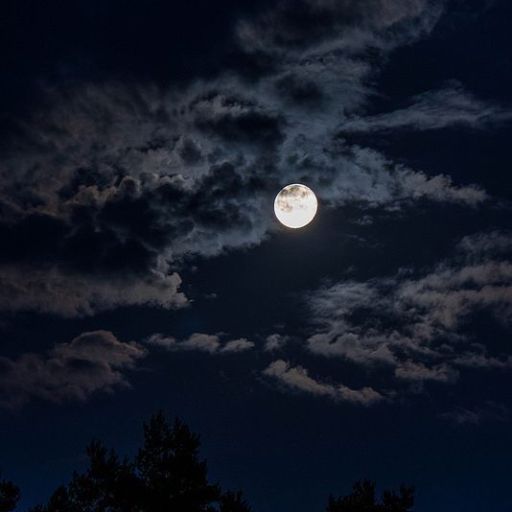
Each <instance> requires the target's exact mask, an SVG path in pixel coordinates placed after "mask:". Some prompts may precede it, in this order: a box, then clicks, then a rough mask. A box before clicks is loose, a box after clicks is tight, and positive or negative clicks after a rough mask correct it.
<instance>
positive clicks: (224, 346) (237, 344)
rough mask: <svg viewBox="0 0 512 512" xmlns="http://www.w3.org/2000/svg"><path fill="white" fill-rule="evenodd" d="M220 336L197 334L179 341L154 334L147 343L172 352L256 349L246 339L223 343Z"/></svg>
mask: <svg viewBox="0 0 512 512" xmlns="http://www.w3.org/2000/svg"><path fill="white" fill-rule="evenodd" d="M221 338H222V336H221V335H219V334H204V333H200V332H195V333H193V334H191V335H190V336H189V337H188V338H186V339H184V340H181V341H178V340H176V339H175V338H173V337H169V336H163V335H162V334H153V335H152V336H150V337H149V338H148V339H147V340H146V343H147V344H148V345H151V346H156V347H161V348H165V349H166V350H170V351H199V352H208V353H210V354H228V353H238V352H245V351H246V350H251V349H252V348H254V343H253V342H252V341H249V340H247V339H246V338H238V339H233V340H228V341H221Z"/></svg>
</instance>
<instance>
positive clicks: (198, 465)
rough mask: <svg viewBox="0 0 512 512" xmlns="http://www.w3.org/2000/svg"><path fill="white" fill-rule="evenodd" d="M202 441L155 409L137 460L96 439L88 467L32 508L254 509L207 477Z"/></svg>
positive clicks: (93, 511)
mask: <svg viewBox="0 0 512 512" xmlns="http://www.w3.org/2000/svg"><path fill="white" fill-rule="evenodd" d="M199 446H200V442H199V437H198V436H197V435H195V434H193V433H192V432H191V431H190V429H189V428H188V427H187V426H186V425H185V424H184V423H183V422H182V421H180V420H176V421H175V422H174V424H173V425H172V426H170V425H169V424H168V423H167V421H166V419H165V417H164V415H163V414H162V413H158V414H155V415H154V416H153V417H152V418H151V419H150V420H149V422H148V423H146V424H145V425H144V442H143V445H142V448H141V449H140V450H139V452H138V454H137V456H136V457H135V460H134V461H132V462H130V461H128V460H121V459H120V458H119V457H118V456H117V455H116V453H115V452H114V451H109V450H107V449H106V448H105V447H104V446H103V445H102V444H101V443H100V442H98V441H94V442H93V443H91V444H90V445H89V447H88V448H87V456H88V458H89V467H88V469H87V471H86V472H85V473H83V474H78V473H75V474H73V477H72V479H71V481H70V483H69V484H68V485H66V486H62V487H59V488H58V489H57V490H56V491H55V492H54V493H53V495H52V496H51V498H50V500H49V501H48V503H47V504H46V505H44V506H39V507H36V508H34V509H32V511H31V512H250V507H249V506H248V505H247V503H246V502H245V501H244V499H243V497H242V495H241V494H240V493H231V492H227V493H224V492H223V491H222V490H221V488H220V487H219V486H218V485H214V484H211V483H209V482H208V475H207V473H208V470H207V465H206V462H205V461H202V460H200V458H199ZM0 512H1V511H0Z"/></svg>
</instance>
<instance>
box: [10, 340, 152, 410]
mask: <svg viewBox="0 0 512 512" xmlns="http://www.w3.org/2000/svg"><path fill="white" fill-rule="evenodd" d="M145 355H146V351H145V349H144V348H143V347H142V346H140V345H139V344H137V343H134V342H129V343H125V342H122V341H119V340H118V339H117V338H116V337H115V336H114V335H113V334H112V333H111V332H109V331H94V332H87V333H83V334H80V335H79V336H77V337H76V338H74V339H73V340H71V341H70V342H69V343H58V344H56V345H55V346H54V347H53V348H52V349H51V350H50V351H48V352H47V353H46V354H44V355H39V354H32V353H27V354H22V355H20V356H19V357H18V358H16V359H8V358H5V357H2V358H0V369H1V371H0V405H2V406H4V407H19V406H21V405H23V404H25V403H27V402H28V401H30V400H33V399H41V400H48V401H51V402H57V403H60V402H64V401H68V400H80V401H83V400H87V399H88V398H89V397H90V396H91V395H93V394H94V393H97V392H112V391H114V390H115V389H117V388H123V387H124V388H126V387H129V382H128V381H127V380H126V376H125V373H126V372H127V371H128V370H130V369H132V368H134V367H135V365H136V363H137V361H138V360H140V359H142V358H143V357H144V356H145Z"/></svg>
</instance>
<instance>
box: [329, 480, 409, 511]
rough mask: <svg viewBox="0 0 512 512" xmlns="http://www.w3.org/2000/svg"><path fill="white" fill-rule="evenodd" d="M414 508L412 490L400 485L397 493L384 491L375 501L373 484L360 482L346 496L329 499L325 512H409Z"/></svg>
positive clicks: (365, 481)
mask: <svg viewBox="0 0 512 512" xmlns="http://www.w3.org/2000/svg"><path fill="white" fill-rule="evenodd" d="M413 506H414V489H413V488H412V487H407V486H404V485H402V486H401V487H400V491H399V493H395V492H394V491H384V492H383V494H382V500H381V502H380V503H379V502H377V501H376V496H375V482H370V481H369V480H362V481H360V482H357V483H355V484H354V486H353V488H352V493H351V494H349V495H348V496H344V497H340V498H334V497H333V496H330V497H329V501H328V503H327V509H326V512H409V511H410V510H412V507H413Z"/></svg>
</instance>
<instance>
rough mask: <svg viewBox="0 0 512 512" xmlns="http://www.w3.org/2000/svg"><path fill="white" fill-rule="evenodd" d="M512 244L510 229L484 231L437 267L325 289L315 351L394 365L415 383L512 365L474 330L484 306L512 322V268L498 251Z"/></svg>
mask: <svg viewBox="0 0 512 512" xmlns="http://www.w3.org/2000/svg"><path fill="white" fill-rule="evenodd" d="M506 246H507V247H510V234H506V233H496V232H494V233H489V234H487V235H486V234H477V235H475V236H473V237H466V238H464V239H463V240H462V241H461V243H460V244H459V245H458V248H457V249H458V252H457V253H456V255H454V257H453V258H452V259H451V260H446V261H443V262H441V263H439V264H438V265H437V266H436V267H434V268H432V269H430V270H429V271H426V272H416V273H411V271H407V270H405V269H404V270H402V271H401V272H399V273H398V274H397V275H394V276H390V277H384V278H375V279H371V280H369V281H367V282H357V281H351V280H347V281H342V282H339V283H336V284H334V285H331V286H328V287H325V288H322V289H320V290H318V291H317V292H315V293H314V294H313V295H312V296H310V298H309V299H308V303H309V306H310V308H311V311H312V315H313V322H314V323H315V324H316V326H317V327H316V332H315V333H314V334H312V335H311V336H310V337H309V339H308V348H309V350H310V351H311V352H313V353H315V354H321V355H323V356H325V357H337V358H342V359H345V360H347V361H350V362H352V363H353V364H355V365H358V366H362V367H364V368H367V369H368V368H379V367H380V368H388V369H389V370H392V371H393V375H394V376H395V377H396V378H397V379H398V381H409V382H412V381H416V382H424V381H437V382H442V383H453V382H455V381H457V380H458V378H459V375H460V373H461V372H462V371H463V370H469V369H480V370H482V369H487V370H491V369H502V370H505V369H507V370H508V369H510V368H512V356H511V355H510V354H509V353H493V352H492V351H491V349H490V348H488V347H487V346H486V345H485V344H482V343H480V342H477V340H475V339H473V335H472V333H471V329H470V328H468V322H469V321H470V319H471V317H472V316H473V315H474V314H475V313H477V312H482V311H485V312H487V313H489V314H491V315H493V316H494V317H495V319H496V321H498V322H500V323H502V324H504V325H509V324H510V322H512V265H511V263H510V259H503V257H504V256H503V254H502V256H501V258H500V259H495V258H494V257H493V256H492V254H495V253H496V251H495V250H501V249H503V248H504V247H506ZM482 249H485V252H483V251H482ZM477 255H478V256H477ZM510 256H512V253H509V254H508V257H509V258H510ZM469 325H471V324H469ZM398 381H397V383H396V384H397V386H399V382H398Z"/></svg>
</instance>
